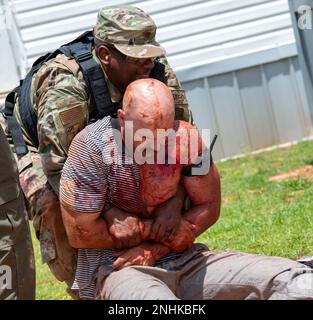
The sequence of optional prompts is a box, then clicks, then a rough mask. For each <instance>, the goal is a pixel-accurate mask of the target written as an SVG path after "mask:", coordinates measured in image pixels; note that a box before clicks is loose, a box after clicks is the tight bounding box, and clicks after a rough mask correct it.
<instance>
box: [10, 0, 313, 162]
mask: <svg viewBox="0 0 313 320" xmlns="http://www.w3.org/2000/svg"><path fill="white" fill-rule="evenodd" d="M120 3H129V4H133V5H136V6H138V7H140V8H142V9H144V10H145V11H147V12H148V13H150V14H151V15H152V17H153V18H154V20H155V21H156V23H157V25H158V35H157V38H158V40H159V42H161V44H162V45H163V46H164V47H165V48H166V50H167V53H168V57H169V60H170V62H171V65H172V66H173V67H174V69H175V71H176V73H177V75H178V77H179V78H180V80H181V81H182V83H183V85H184V87H185V88H186V91H187V94H188V97H189V100H190V105H191V108H192V110H193V113H194V117H195V119H196V122H197V124H198V126H199V127H200V128H211V129H212V130H213V131H214V132H217V133H218V134H219V136H220V139H219V142H218V144H217V148H216V151H215V153H216V156H217V157H218V158H223V157H228V156H231V155H235V154H238V153H241V152H245V151H248V150H255V149H258V148H261V147H267V146H270V145H273V144H276V143H283V142H287V141H291V140H297V139H300V138H302V137H304V136H307V135H310V134H311V133H312V129H311V128H312V124H311V119H310V117H309V113H308V104H307V98H306V96H305V93H304V87H303V79H302V74H301V71H300V70H299V64H298V60H297V49H296V45H295V39H294V35H293V30H292V26H291V19H290V13H289V7H288V2H287V0H274V1H273V0H271V1H269V0H212V1H208V0H171V1H168V0H146V1H138V0H137V1H118V0H116V1H114V0H110V1H99V0H77V1H67V0H11V1H10V5H11V8H12V10H13V13H14V14H13V17H14V20H15V23H16V25H17V30H18V31H19V32H15V33H12V38H14V41H13V42H14V43H19V44H20V45H19V46H18V47H19V48H20V47H21V46H22V47H23V48H24V50H23V52H21V53H20V54H19V56H20V60H19V62H18V63H19V65H23V66H24V68H21V70H22V72H23V70H25V69H26V68H27V67H29V66H30V65H31V63H32V62H33V61H34V59H35V58H36V57H38V56H39V55H41V54H42V53H44V52H46V51H48V50H52V49H54V48H56V47H57V46H59V45H60V44H62V43H64V42H67V41H69V40H71V39H72V38H73V37H75V36H76V35H78V34H80V33H81V32H83V31H84V30H86V29H89V28H92V26H93V25H94V23H95V19H96V13H97V11H98V10H99V8H101V7H102V6H104V5H110V4H120ZM23 54H24V55H23Z"/></svg>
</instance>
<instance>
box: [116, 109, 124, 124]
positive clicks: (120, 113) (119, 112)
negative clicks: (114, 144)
mask: <svg viewBox="0 0 313 320" xmlns="http://www.w3.org/2000/svg"><path fill="white" fill-rule="evenodd" d="M117 118H118V121H119V122H120V126H121V127H123V128H125V111H124V110H123V109H118V110H117Z"/></svg>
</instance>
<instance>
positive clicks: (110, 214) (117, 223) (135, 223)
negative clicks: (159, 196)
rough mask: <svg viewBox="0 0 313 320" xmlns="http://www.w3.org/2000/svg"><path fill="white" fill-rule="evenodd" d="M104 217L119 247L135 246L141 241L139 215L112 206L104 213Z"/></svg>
mask: <svg viewBox="0 0 313 320" xmlns="http://www.w3.org/2000/svg"><path fill="white" fill-rule="evenodd" d="M103 217H104V219H105V221H106V222H107V225H108V230H109V233H110V235H111V236H112V238H113V240H114V244H115V246H116V248H117V249H123V248H130V247H134V246H136V245H138V244H139V243H140V242H141V232H140V225H139V222H140V220H139V218H138V217H137V216H135V215H133V214H130V213H127V212H125V211H123V210H120V209H118V208H115V207H112V208H110V209H109V210H108V211H106V212H104V213H103Z"/></svg>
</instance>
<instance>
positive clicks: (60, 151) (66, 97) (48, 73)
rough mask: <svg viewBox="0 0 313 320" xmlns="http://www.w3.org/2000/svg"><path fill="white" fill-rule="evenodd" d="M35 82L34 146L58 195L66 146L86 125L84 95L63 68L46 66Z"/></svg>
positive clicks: (79, 86) (81, 83)
mask: <svg viewBox="0 0 313 320" xmlns="http://www.w3.org/2000/svg"><path fill="white" fill-rule="evenodd" d="M35 81H36V83H37V85H36V88H37V90H36V106H35V108H36V110H37V115H38V124H37V126H38V128H37V130H38V140H39V148H38V149H39V153H40V155H41V160H42V166H43V171H44V173H45V174H46V175H47V178H48V181H49V182H50V184H51V186H52V187H53V189H54V191H55V192H56V193H57V194H58V191H59V180H60V177H61V171H62V168H63V165H64V162H65V159H66V157H67V153H68V149H69V145H70V143H71V141H72V139H73V138H74V136H75V135H76V134H77V133H78V132H79V131H80V130H82V129H83V128H84V127H85V126H86V125H87V121H88V119H87V118H88V111H87V106H88V96H87V93H86V88H85V87H84V84H83V81H82V80H81V79H79V78H77V77H76V76H75V75H73V73H72V72H71V71H70V70H67V69H66V68H59V67H56V66H53V65H52V66H49V65H47V66H45V67H43V68H42V69H41V70H39V71H38V73H37V75H36V78H35Z"/></svg>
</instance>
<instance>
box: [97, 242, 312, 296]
mask: <svg viewBox="0 0 313 320" xmlns="http://www.w3.org/2000/svg"><path fill="white" fill-rule="evenodd" d="M97 299H104V300H129V299H134V300H147V299H148V300H155V299H157V300H170V299H171V300H173V299H184V300H185V299H190V300H192V299H209V300H230V299H231V300H239V299H240V300H242V299H246V300H252V299H260V300H267V299H313V269H311V268H309V267H306V266H305V265H303V264H300V263H298V262H296V261H292V260H289V259H285V258H279V257H266V256H261V255H252V254H245V253H240V252H221V253H214V252H211V251H208V250H205V251H203V250H202V249H201V245H194V246H193V248H191V249H190V250H188V251H186V252H185V253H184V255H183V256H182V257H181V258H179V259H176V260H173V261H170V262H167V263H164V264H163V265H162V266H161V267H143V266H131V267H126V268H124V269H122V270H120V271H116V272H113V273H110V274H109V275H108V276H107V275H106V273H105V269H102V270H101V268H100V270H99V274H98V285H97Z"/></svg>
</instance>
